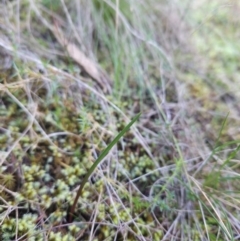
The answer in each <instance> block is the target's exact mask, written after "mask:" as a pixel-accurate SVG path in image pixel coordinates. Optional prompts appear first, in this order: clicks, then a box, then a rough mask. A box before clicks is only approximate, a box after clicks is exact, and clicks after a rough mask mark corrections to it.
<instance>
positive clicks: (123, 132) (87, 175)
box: [68, 113, 141, 223]
mask: <svg viewBox="0 0 240 241" xmlns="http://www.w3.org/2000/svg"><path fill="white" fill-rule="evenodd" d="M140 115H141V113H138V114H137V115H136V116H135V117H134V118H133V119H132V121H130V122H129V123H128V124H127V125H126V126H125V127H124V128H123V130H122V131H120V132H119V133H118V135H117V136H116V137H115V138H114V139H113V141H112V142H111V143H110V144H109V145H108V146H107V147H106V148H105V149H104V150H103V152H102V153H101V154H100V156H99V157H98V159H97V160H96V161H95V162H94V163H93V165H92V166H91V168H90V169H89V171H88V172H87V174H86V176H85V177H84V178H83V181H82V185H80V187H79V189H78V192H77V195H76V197H75V200H74V203H73V205H72V206H71V208H70V212H69V213H68V217H69V218H68V221H69V222H70V223H71V222H72V217H73V213H74V210H75V208H76V205H77V202H78V199H79V197H80V196H81V193H82V190H83V188H84V186H85V184H86V183H87V181H88V178H89V177H90V176H91V175H92V173H93V172H94V170H95V169H96V167H97V166H98V165H99V163H100V162H101V161H102V160H103V158H104V157H106V156H107V154H108V152H109V151H110V150H111V149H112V148H113V146H114V145H115V144H116V143H117V142H118V141H119V139H120V138H121V137H122V136H123V135H124V134H125V133H126V132H127V131H128V130H129V129H130V127H131V126H132V125H133V124H134V123H135V122H136V121H137V120H138V118H139V116H140Z"/></svg>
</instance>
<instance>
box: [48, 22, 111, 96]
mask: <svg viewBox="0 0 240 241" xmlns="http://www.w3.org/2000/svg"><path fill="white" fill-rule="evenodd" d="M52 31H53V34H54V36H55V37H56V39H57V41H58V42H59V43H60V44H61V45H62V46H63V47H64V48H65V49H66V50H67V53H68V54H69V56H70V57H71V58H72V59H73V60H74V61H75V62H76V63H77V64H79V65H80V66H81V68H83V69H84V71H85V72H86V73H87V74H88V75H89V76H90V77H92V78H93V79H94V80H95V81H96V82H97V83H98V84H99V85H100V86H101V87H102V88H103V91H104V93H106V92H111V80H110V78H109V77H108V76H107V74H106V73H104V71H103V70H102V69H101V68H100V67H99V66H97V65H96V64H95V63H94V62H93V61H92V60H91V59H89V58H88V57H87V56H86V55H85V54H84V53H83V52H82V51H81V50H80V49H79V48H78V47H77V46H76V45H75V44H74V43H71V42H70V41H69V39H67V38H66V37H65V36H64V33H63V31H62V30H61V28H60V27H59V25H58V24H57V22H56V21H55V23H54V28H53V30H52Z"/></svg>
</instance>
